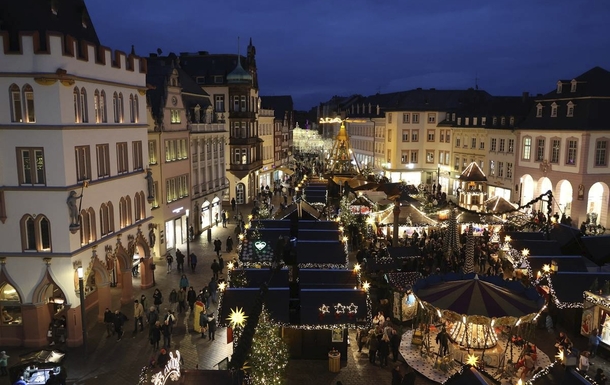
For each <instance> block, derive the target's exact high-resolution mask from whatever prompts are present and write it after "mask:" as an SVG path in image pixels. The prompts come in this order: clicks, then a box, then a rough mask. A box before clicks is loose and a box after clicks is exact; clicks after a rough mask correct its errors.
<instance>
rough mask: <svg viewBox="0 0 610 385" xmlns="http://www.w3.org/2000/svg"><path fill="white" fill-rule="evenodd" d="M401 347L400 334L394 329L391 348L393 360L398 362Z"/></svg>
mask: <svg viewBox="0 0 610 385" xmlns="http://www.w3.org/2000/svg"><path fill="white" fill-rule="evenodd" d="M399 348H400V335H399V334H398V332H397V331H396V329H392V335H391V336H390V349H391V350H392V361H394V362H396V361H397V360H398V355H399V352H398V350H399Z"/></svg>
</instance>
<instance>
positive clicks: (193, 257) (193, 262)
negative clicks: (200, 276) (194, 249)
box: [189, 253, 197, 273]
mask: <svg viewBox="0 0 610 385" xmlns="http://www.w3.org/2000/svg"><path fill="white" fill-rule="evenodd" d="M189 257H190V262H191V271H192V272H193V273H194V272H195V268H196V267H197V256H196V255H195V253H191V255H190V256H189Z"/></svg>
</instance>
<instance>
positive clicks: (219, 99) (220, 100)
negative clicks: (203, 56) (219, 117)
mask: <svg viewBox="0 0 610 385" xmlns="http://www.w3.org/2000/svg"><path fill="white" fill-rule="evenodd" d="M221 83H222V82H221ZM214 101H215V102H214V103H215V104H214V106H215V108H216V111H217V112H224V110H225V96H224V95H215V96H214Z"/></svg>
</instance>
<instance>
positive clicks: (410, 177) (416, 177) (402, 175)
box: [385, 171, 423, 186]
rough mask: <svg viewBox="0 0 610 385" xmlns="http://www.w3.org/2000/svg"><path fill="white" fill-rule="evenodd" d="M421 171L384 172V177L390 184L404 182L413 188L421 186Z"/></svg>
mask: <svg viewBox="0 0 610 385" xmlns="http://www.w3.org/2000/svg"><path fill="white" fill-rule="evenodd" d="M422 172H423V171H399V172H396V171H386V172H385V176H386V177H387V178H388V179H390V182H401V181H402V182H405V183H406V184H410V185H413V186H419V185H420V184H422V183H423V182H422Z"/></svg>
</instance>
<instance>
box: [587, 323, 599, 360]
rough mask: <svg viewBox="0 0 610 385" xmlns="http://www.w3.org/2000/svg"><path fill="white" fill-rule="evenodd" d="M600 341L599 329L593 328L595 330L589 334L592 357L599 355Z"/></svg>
mask: <svg viewBox="0 0 610 385" xmlns="http://www.w3.org/2000/svg"><path fill="white" fill-rule="evenodd" d="M600 341H601V337H600V336H599V333H598V332H597V329H593V332H591V335H590V336H589V351H590V352H591V357H592V358H593V357H595V356H596V355H597V349H598V348H599V342H600Z"/></svg>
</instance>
